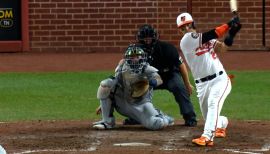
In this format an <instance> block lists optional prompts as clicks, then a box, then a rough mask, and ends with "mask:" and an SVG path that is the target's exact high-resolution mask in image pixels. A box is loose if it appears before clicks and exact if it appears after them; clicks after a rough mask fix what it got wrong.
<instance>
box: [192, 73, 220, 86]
mask: <svg viewBox="0 0 270 154" xmlns="http://www.w3.org/2000/svg"><path fill="white" fill-rule="evenodd" d="M222 74H223V71H220V72H218V73H215V74H212V75H208V76H206V77H204V78H201V79H198V80H195V83H200V82H205V81H210V80H212V79H214V78H215V77H217V76H219V75H222Z"/></svg>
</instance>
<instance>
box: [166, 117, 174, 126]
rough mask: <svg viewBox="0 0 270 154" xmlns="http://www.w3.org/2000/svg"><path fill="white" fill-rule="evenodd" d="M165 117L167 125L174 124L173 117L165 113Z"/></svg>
mask: <svg viewBox="0 0 270 154" xmlns="http://www.w3.org/2000/svg"><path fill="white" fill-rule="evenodd" d="M165 118H166V119H168V126H173V125H174V118H173V117H170V116H168V115H165Z"/></svg>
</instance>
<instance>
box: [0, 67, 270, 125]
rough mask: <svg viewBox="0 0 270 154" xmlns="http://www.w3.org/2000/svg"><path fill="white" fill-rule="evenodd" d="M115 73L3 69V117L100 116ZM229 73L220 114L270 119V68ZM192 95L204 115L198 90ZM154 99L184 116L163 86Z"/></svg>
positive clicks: (0, 114) (0, 90)
mask: <svg viewBox="0 0 270 154" xmlns="http://www.w3.org/2000/svg"><path fill="white" fill-rule="evenodd" d="M111 73H112V72H80V73H2V74H0V121H23V120H66V119H70V120H79V119H89V120H90V119H99V118H100V117H99V116H97V115H95V109H96V107H97V106H98V105H99V102H98V100H97V99H96V91H97V87H98V85H99V82H100V81H101V80H102V79H104V78H106V77H107V76H109V75H110V74H111ZM229 73H230V74H234V75H235V76H236V78H235V79H234V82H233V89H232V91H231V94H230V95H229V96H228V98H227V100H226V102H225V104H224V107H223V111H222V114H223V115H226V116H228V117H229V118H231V119H247V120H270V116H269V114H270V111H269V108H270V80H269V79H270V72H269V71H266V72H262V71H260V72H236V71H234V72H229ZM191 81H192V79H191ZM191 100H192V102H193V104H194V108H195V111H196V113H197V115H198V118H199V119H200V118H201V112H200V110H199V106H198V100H197V98H196V92H194V93H193V95H192V96H191ZM154 105H155V106H156V107H158V108H160V109H161V110H163V111H164V112H165V113H168V114H170V115H172V116H174V117H176V118H178V117H180V116H179V108H178V105H177V104H176V103H175V101H174V98H173V95H171V94H170V93H169V92H167V91H165V90H158V91H155V93H154ZM117 117H119V114H117ZM119 118H123V117H119Z"/></svg>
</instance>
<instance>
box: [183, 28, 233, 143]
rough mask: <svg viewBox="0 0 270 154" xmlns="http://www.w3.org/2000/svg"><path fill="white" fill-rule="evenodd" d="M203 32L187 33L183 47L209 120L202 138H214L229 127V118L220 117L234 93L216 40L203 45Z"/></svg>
mask: <svg viewBox="0 0 270 154" xmlns="http://www.w3.org/2000/svg"><path fill="white" fill-rule="evenodd" d="M201 40H202V34H201V33H194V32H190V33H186V34H185V35H184V37H183V38H182V39H181V41H180V48H181V50H182V52H183V54H184V57H185V59H186V62H187V64H188V66H189V68H190V70H191V72H192V75H193V77H194V79H195V83H196V89H197V93H198V94H197V97H198V98H199V103H200V108H201V112H202V115H203V118H204V119H205V126H204V132H203V134H202V136H205V137H207V138H208V139H210V140H213V138H214V135H215V134H214V132H215V130H216V128H226V127H227V125H228V119H227V118H226V117H224V116H220V111H221V109H222V106H223V103H224V101H225V98H226V97H227V96H228V94H229V93H230V91H231V82H230V79H229V78H228V76H227V73H226V72H225V70H224V68H223V65H222V64H221V62H220V60H219V59H218V57H217V55H216V53H215V51H214V46H215V43H216V41H217V40H216V39H213V40H210V41H209V42H207V43H204V44H201Z"/></svg>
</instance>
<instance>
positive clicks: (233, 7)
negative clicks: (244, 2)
mask: <svg viewBox="0 0 270 154" xmlns="http://www.w3.org/2000/svg"><path fill="white" fill-rule="evenodd" d="M230 7H231V12H232V13H233V15H234V16H237V11H238V8H237V0H230Z"/></svg>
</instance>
